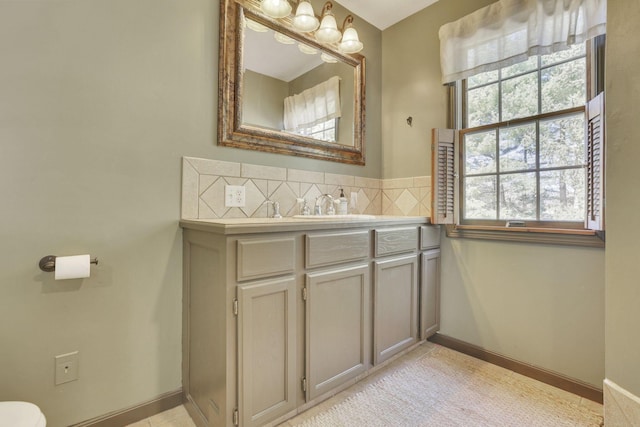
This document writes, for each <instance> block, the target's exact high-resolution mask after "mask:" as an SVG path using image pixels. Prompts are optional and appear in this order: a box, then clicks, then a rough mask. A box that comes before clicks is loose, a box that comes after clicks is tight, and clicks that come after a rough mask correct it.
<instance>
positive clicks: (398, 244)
mask: <svg viewBox="0 0 640 427" xmlns="http://www.w3.org/2000/svg"><path fill="white" fill-rule="evenodd" d="M374 233H375V236H376V240H375V241H376V243H375V245H376V251H375V256H376V257H379V256H383V255H391V254H397V253H402V252H411V251H415V250H416V249H417V248H418V228H417V227H403V228H388V229H381V230H375V232H374Z"/></svg>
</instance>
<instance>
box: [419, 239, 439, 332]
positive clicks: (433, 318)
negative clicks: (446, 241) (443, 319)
mask: <svg viewBox="0 0 640 427" xmlns="http://www.w3.org/2000/svg"><path fill="white" fill-rule="evenodd" d="M420 269H421V272H420V339H422V340H426V339H427V338H429V337H430V336H431V335H433V334H435V333H436V332H438V330H439V329H440V249H432V250H430V251H427V252H423V253H422V254H420Z"/></svg>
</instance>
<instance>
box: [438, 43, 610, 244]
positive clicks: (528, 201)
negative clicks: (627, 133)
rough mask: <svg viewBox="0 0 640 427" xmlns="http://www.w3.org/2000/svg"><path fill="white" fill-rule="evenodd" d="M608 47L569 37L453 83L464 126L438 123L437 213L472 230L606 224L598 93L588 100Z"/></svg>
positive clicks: (580, 229) (583, 229)
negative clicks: (452, 128)
mask: <svg viewBox="0 0 640 427" xmlns="http://www.w3.org/2000/svg"><path fill="white" fill-rule="evenodd" d="M603 37H604V36H602V38H603ZM592 44H593V46H595V47H594V48H593V51H592V50H591V47H592ZM603 46H604V42H603V40H598V41H597V42H589V43H587V44H577V45H573V46H571V47H570V48H569V49H566V50H562V51H559V52H556V53H552V54H548V55H540V56H532V57H530V58H529V59H528V60H526V61H524V62H519V63H517V64H514V65H510V66H507V67H503V68H501V69H498V70H494V71H488V72H483V73H479V74H476V75H473V76H471V77H469V78H467V79H466V80H463V81H461V82H458V83H457V84H456V85H455V87H457V88H459V90H460V92H461V93H460V96H453V97H451V99H454V100H456V99H457V100H458V102H455V104H456V109H455V112H457V113H459V114H460V115H459V117H460V118H461V127H462V129H461V130H460V131H459V132H457V135H456V133H453V132H448V131H445V130H439V131H435V132H434V142H436V141H439V143H440V144H439V145H438V146H437V147H434V150H436V151H434V156H433V160H434V167H433V175H434V191H433V194H434V197H436V199H434V203H433V206H432V221H434V222H438V223H449V224H456V225H457V227H456V228H457V229H459V230H461V231H464V230H465V229H466V230H468V231H467V234H469V230H484V232H485V233H486V232H487V231H491V230H493V231H501V232H502V233H505V232H507V231H510V230H512V231H514V232H517V233H519V235H520V236H522V235H523V232H527V231H528V232H547V233H549V232H551V233H563V234H581V233H582V234H584V235H587V234H591V235H593V234H594V233H593V232H590V233H589V232H587V230H588V229H596V230H602V228H603V227H602V222H603V221H602V218H603V216H602V214H601V213H600V211H601V210H602V208H603V204H604V203H603V194H602V189H603V176H604V175H603V173H602V172H603V167H604V163H603V158H602V154H603V153H604V149H603V146H602V145H601V143H602V139H603V135H604V134H603V132H600V130H601V125H602V123H601V119H602V115H601V113H602V102H601V99H602V95H600V97H599V98H600V101H599V103H596V102H595V101H594V103H591V104H590V105H591V106H590V107H587V103H586V101H587V96H588V94H590V93H597V92H598V91H599V90H598V89H597V88H596V87H595V86H596V84H598V83H599V82H600V81H601V80H602V76H601V75H599V74H601V67H598V66H596V65H597V64H598V63H599V62H601V60H602V59H601V58H602V54H603V50H604V49H603ZM592 53H593V54H592ZM589 76H595V77H594V78H590V77H589ZM591 115H593V116H594V119H595V120H593V121H592V120H590V116H591ZM457 144H459V147H456V145H457ZM443 177H444V178H443ZM595 218H597V220H596V219H595ZM516 228H517V230H516ZM494 234H495V233H494ZM472 237H477V236H472ZM494 237H495V236H494ZM488 238H490V237H488ZM509 239H515V238H514V237H510V238H509ZM518 240H520V239H519V238H518Z"/></svg>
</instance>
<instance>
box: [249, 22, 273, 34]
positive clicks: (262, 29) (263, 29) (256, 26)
mask: <svg viewBox="0 0 640 427" xmlns="http://www.w3.org/2000/svg"><path fill="white" fill-rule="evenodd" d="M244 22H245V25H246V26H247V28H249V29H251V30H253V31H255V32H258V33H266V32H267V31H269V29H268V28H267V27H265V26H264V25H262V24H259V23H257V22H256V21H252V20H251V19H246V20H245V21H244Z"/></svg>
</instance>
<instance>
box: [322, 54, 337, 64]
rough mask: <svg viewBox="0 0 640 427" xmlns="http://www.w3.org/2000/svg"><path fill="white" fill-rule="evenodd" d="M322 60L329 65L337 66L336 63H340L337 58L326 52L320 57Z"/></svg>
mask: <svg viewBox="0 0 640 427" xmlns="http://www.w3.org/2000/svg"><path fill="white" fill-rule="evenodd" d="M320 58H321V59H322V60H323V61H324V62H326V63H327V64H335V63H336V62H338V60H337V59H336V58H334V57H333V56H331V55H328V54H326V53H324V52H322V54H321V55H320Z"/></svg>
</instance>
